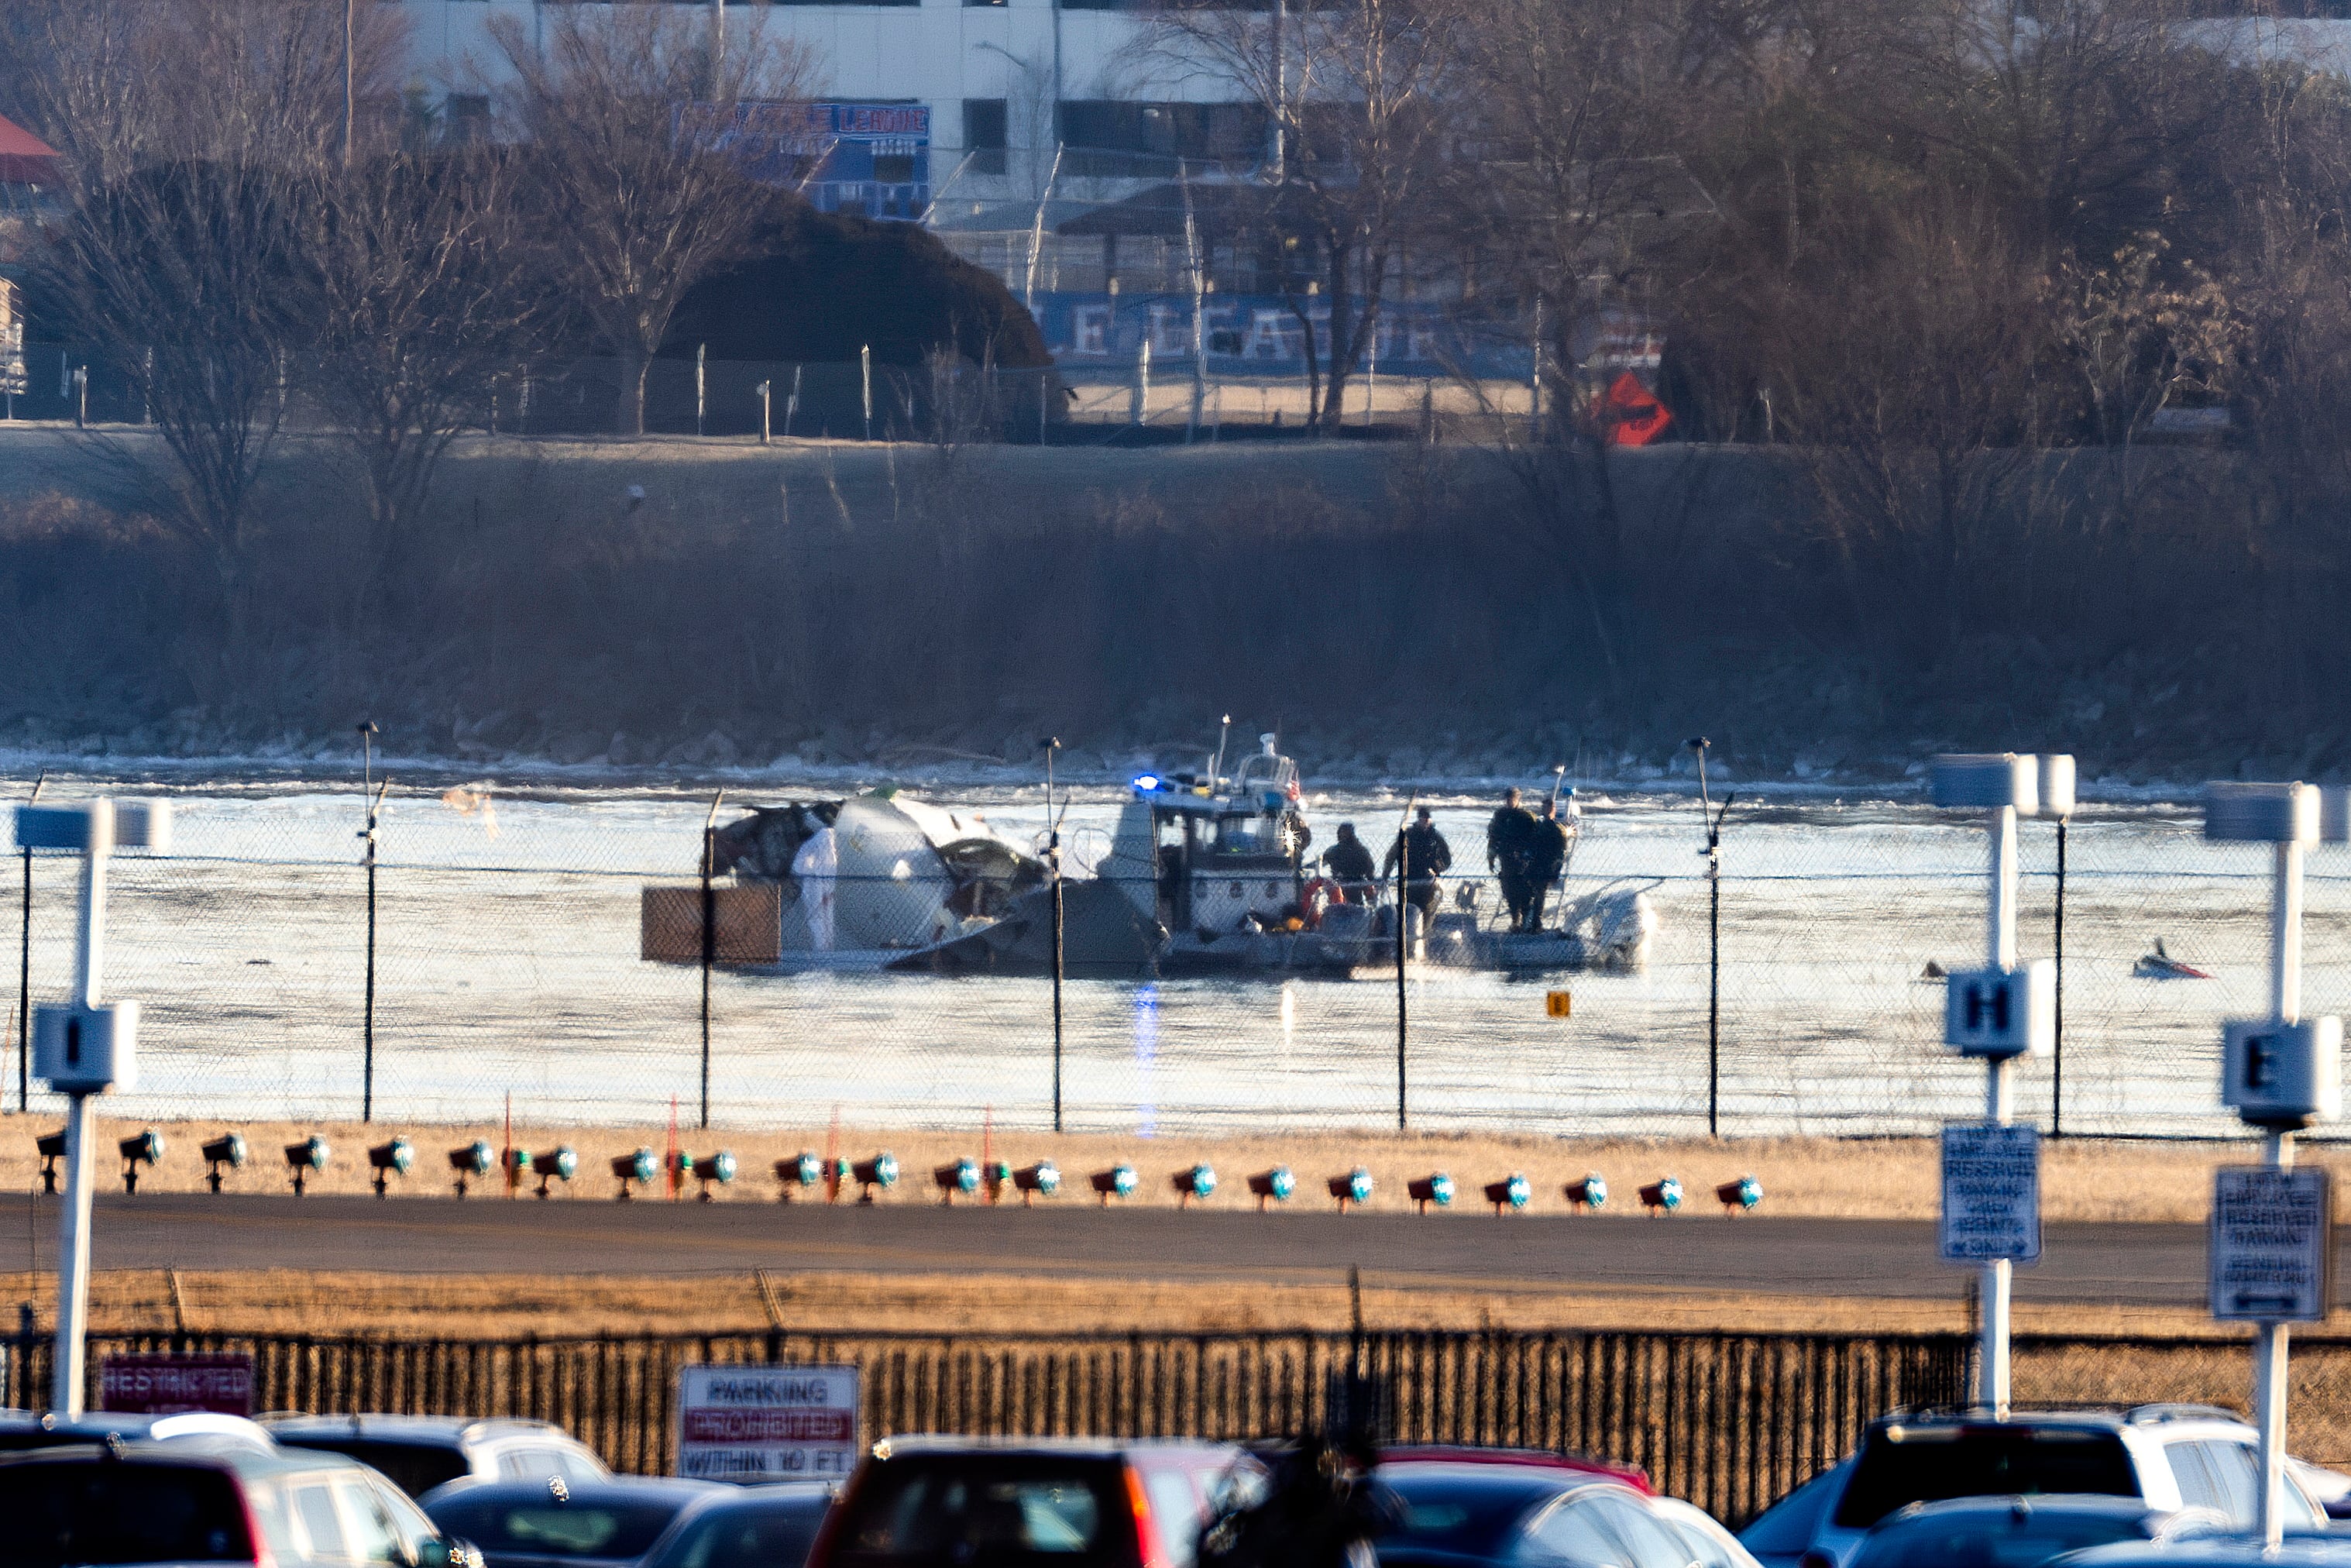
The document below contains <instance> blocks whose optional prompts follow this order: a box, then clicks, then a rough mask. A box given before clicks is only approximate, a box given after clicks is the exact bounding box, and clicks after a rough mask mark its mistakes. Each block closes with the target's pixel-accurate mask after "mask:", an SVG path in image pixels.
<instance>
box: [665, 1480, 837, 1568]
mask: <svg viewBox="0 0 2351 1568" xmlns="http://www.w3.org/2000/svg"><path fill="white" fill-rule="evenodd" d="M825 1506H826V1504H825V1500H824V1499H823V1498H821V1497H799V1498H779V1499H776V1500H758V1501H745V1502H738V1503H729V1504H727V1505H726V1506H725V1507H723V1508H714V1509H711V1510H709V1511H706V1512H705V1513H704V1514H702V1515H701V1516H700V1517H699V1518H696V1519H692V1520H688V1521H686V1523H685V1525H684V1528H683V1529H681V1530H679V1531H678V1532H677V1534H675V1535H674V1536H673V1537H671V1538H670V1542H669V1544H668V1545H666V1546H664V1547H663V1548H662V1552H661V1555H660V1556H658V1557H656V1558H654V1559H653V1561H652V1562H651V1563H647V1564H646V1568H800V1564H801V1563H805V1562H807V1561H808V1554H809V1548H810V1546H812V1545H814V1544H815V1542H816V1531H817V1526H818V1525H820V1524H822V1523H823V1522H824V1511H825Z"/></svg>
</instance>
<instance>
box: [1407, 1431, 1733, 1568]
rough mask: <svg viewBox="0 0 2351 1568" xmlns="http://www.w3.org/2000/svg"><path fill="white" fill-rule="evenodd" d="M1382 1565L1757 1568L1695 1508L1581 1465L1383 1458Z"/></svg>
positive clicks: (1434, 1567) (1425, 1567) (1414, 1567)
mask: <svg viewBox="0 0 2351 1568" xmlns="http://www.w3.org/2000/svg"><path fill="white" fill-rule="evenodd" d="M1373 1477H1374V1481H1375V1482H1376V1483H1377V1484H1378V1485H1379V1486H1380V1487H1381V1488H1382V1490H1384V1492H1385V1493H1386V1494H1387V1497H1388V1501H1389V1506H1388V1508H1387V1510H1386V1512H1387V1514H1388V1516H1389V1518H1390V1519H1391V1520H1392V1521H1393V1522H1392V1523H1391V1524H1390V1526H1389V1527H1388V1529H1387V1530H1386V1531H1384V1532H1383V1533H1382V1534H1381V1535H1380V1536H1379V1537H1378V1539H1377V1540H1375V1541H1374V1542H1373V1545H1374V1550H1376V1551H1377V1552H1378V1553H1379V1560H1380V1564H1381V1568H1482V1565H1484V1564H1489V1563H1495V1564H1499V1563H1546V1564H1551V1563H1556V1564H1574V1565H1579V1568H1756V1564H1755V1559H1754V1558H1752V1557H1750V1555H1748V1553H1747V1551H1746V1549H1745V1548H1743V1547H1741V1546H1740V1544H1739V1542H1738V1541H1737V1540H1736V1539H1734V1538H1733V1537H1732V1535H1731V1534H1730V1532H1729V1531H1727V1530H1725V1529H1723V1528H1722V1526H1721V1525H1719V1524H1718V1523H1716V1522H1715V1521H1713V1520H1712V1519H1709V1518H1708V1517H1707V1515H1706V1514H1705V1512H1704V1511H1701V1510H1699V1509H1697V1508H1694V1507H1692V1506H1691V1505H1690V1504H1688V1503H1686V1502H1683V1501H1681V1500H1678V1499H1675V1498H1661V1497H1657V1496H1655V1495H1653V1494H1652V1493H1651V1492H1650V1491H1649V1490H1648V1488H1647V1486H1646V1481H1645V1482H1644V1484H1641V1485H1637V1486H1636V1485H1635V1484H1633V1483H1632V1482H1631V1481H1630V1480H1628V1479H1623V1478H1621V1477H1618V1476H1615V1475H1611V1474H1607V1473H1605V1472H1604V1471H1603V1470H1600V1469H1594V1468H1590V1467H1585V1466H1552V1465H1541V1464H1527V1463H1516V1464H1511V1463H1495V1462H1492V1461H1489V1460H1479V1459H1464V1458H1442V1459H1397V1458H1390V1457H1387V1456H1383V1457H1382V1458H1381V1461H1380V1464H1379V1466H1378V1468H1377V1469H1374V1471H1373Z"/></svg>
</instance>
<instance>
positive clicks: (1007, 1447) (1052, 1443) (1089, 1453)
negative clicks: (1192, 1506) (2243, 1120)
mask: <svg viewBox="0 0 2351 1568" xmlns="http://www.w3.org/2000/svg"><path fill="white" fill-rule="evenodd" d="M1242 1451H1243V1450H1242V1448H1241V1446H1240V1445H1239V1444H1238V1443H1217V1442H1210V1441H1208V1440H1207V1439H1205V1438H1199V1437H954V1436H950V1435H948V1434H946V1433H940V1432H917V1433H914V1434H912V1435H910V1436H905V1437H884V1438H883V1439H882V1440H881V1441H880V1442H878V1443H876V1444H874V1445H873V1457H874V1458H877V1459H895V1458H912V1457H914V1456H916V1455H921V1454H976V1453H980V1454H1052V1455H1059V1456H1077V1457H1081V1458H1103V1459H1114V1458H1121V1457H1123V1456H1124V1455H1128V1454H1144V1455H1150V1454H1185V1453H1196V1454H1213V1455H1215V1456H1217V1457H1218V1458H1232V1457H1234V1456H1235V1455H1238V1454H1239V1453H1241V1452H1242Z"/></svg>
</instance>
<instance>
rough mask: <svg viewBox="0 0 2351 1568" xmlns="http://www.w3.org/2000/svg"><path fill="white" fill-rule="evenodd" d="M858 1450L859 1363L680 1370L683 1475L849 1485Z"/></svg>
mask: <svg viewBox="0 0 2351 1568" xmlns="http://www.w3.org/2000/svg"><path fill="white" fill-rule="evenodd" d="M857 1453H858V1448H857V1368H855V1367H853V1366H682V1367H680V1368H678V1373H677V1473H678V1474H679V1475H681V1476H689V1477H692V1478H694V1479H697V1480H711V1481H784V1480H846V1479H848V1478H849V1472H850V1471H852V1470H853V1469H856V1468H857Z"/></svg>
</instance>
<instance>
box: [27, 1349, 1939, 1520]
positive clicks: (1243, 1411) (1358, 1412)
mask: <svg viewBox="0 0 2351 1568" xmlns="http://www.w3.org/2000/svg"><path fill="white" fill-rule="evenodd" d="M6 1350H7V1363H6V1375H5V1393H6V1396H7V1399H8V1402H9V1403H10V1404H11V1405H13V1406H22V1407H36V1406H40V1405H43V1404H45V1403H46V1393H47V1387H48V1375H49V1373H48V1369H49V1364H50V1354H49V1345H48V1343H47V1341H45V1340H40V1339H37V1338H34V1339H21V1338H20V1339H16V1340H13V1341H10V1342H7V1344H6ZM158 1350H183V1351H237V1352H246V1353H249V1354H251V1355H252V1356H253V1358H254V1399H255V1404H256V1407H258V1408H262V1409H277V1410H300V1411H312V1412H325V1413H349V1412H360V1411H386V1412H399V1413H408V1414H439V1415H459V1414H462V1415H473V1416H507V1415H512V1416H537V1417H539V1418H541V1419H544V1420H549V1421H554V1422H557V1423H559V1424H560V1425H561V1426H563V1427H566V1428H568V1429H569V1430H570V1431H571V1432H573V1433H574V1434H576V1435H577V1436H578V1437H580V1438H581V1439H582V1440H583V1441H585V1442H586V1443H588V1444H589V1445H590V1446H591V1447H593V1448H595V1449H596V1450H597V1451H598V1452H599V1453H601V1454H602V1455H603V1456H604V1457H605V1458H606V1460H607V1461H608V1462H609V1463H611V1465H612V1466H613V1467H614V1468H616V1469H623V1470H631V1471H637V1472H643V1473H653V1474H659V1473H665V1472H667V1471H668V1470H669V1469H671V1468H672V1464H673V1460H674V1427H675V1407H674V1400H675V1396H676V1388H677V1373H678V1369H679V1368H680V1367H682V1366H688V1365H695V1364H746V1363H755V1364H756V1363H768V1364H844V1365H852V1366H855V1367H857V1368H858V1369H859V1371H860V1373H861V1374H862V1379H861V1381H862V1389H863V1401H864V1407H863V1411H862V1438H863V1440H864V1441H867V1442H872V1441H873V1440H875V1439H877V1438H880V1437H887V1436H889V1435H892V1434H893V1433H901V1432H952V1433H963V1434H972V1435H982V1436H1005V1437H1210V1438H1237V1439H1241V1438H1253V1437H1280V1436H1284V1435H1290V1434H1296V1433H1300V1432H1305V1431H1316V1430H1327V1429H1332V1428H1334V1427H1341V1426H1343V1425H1346V1424H1348V1422H1349V1421H1350V1420H1351V1418H1352V1419H1354V1420H1364V1419H1366V1418H1367V1419H1368V1420H1369V1422H1370V1424H1371V1426H1372V1427H1373V1428H1374V1430H1376V1431H1377V1432H1378V1433H1379V1434H1380V1435H1381V1437H1383V1438H1384V1439H1385V1440H1387V1441H1389V1442H1400V1443H1471V1444H1479V1445H1501V1446H1510V1447H1522V1448H1549V1449H1554V1450H1558V1451H1562V1452H1572V1453H1585V1454H1594V1455H1600V1456H1604V1457H1606V1458H1614V1459H1620V1460H1624V1461H1627V1462H1629V1463H1633V1464H1636V1465H1639V1466H1641V1467H1642V1468H1643V1469H1646V1470H1647V1471H1648V1472H1649V1474H1650V1475H1651V1476H1652V1477H1653V1478H1654V1479H1656V1482H1657V1484H1658V1485H1659V1486H1660V1487H1662V1488H1663V1489H1664V1490H1667V1491H1670V1492H1672V1493H1675V1494H1676V1495H1678V1496H1682V1497H1687V1498H1688V1499H1690V1500H1692V1501H1694V1502H1696V1503H1698V1505H1699V1506H1701V1507H1703V1508H1705V1509H1707V1510H1708V1511H1710V1512H1712V1513H1714V1514H1715V1515H1717V1516H1718V1517H1719V1518H1722V1519H1724V1520H1728V1521H1733V1522H1737V1521H1744V1520H1746V1519H1748V1518H1750V1517H1751V1516H1752V1515H1754V1514H1755V1513H1756V1512H1758V1511H1761V1509H1762V1508H1764V1507H1765V1506H1767V1505H1768V1504H1769V1503H1771V1501H1772V1500H1774V1499H1775V1498H1777V1497H1779V1496H1781V1495H1782V1494H1783V1493H1785V1492H1786V1491H1787V1490H1789V1489H1790V1488H1792V1487H1793V1486H1795V1485H1797V1484H1798V1483H1799V1482H1801V1481H1802V1480H1804V1479H1806V1478H1808V1477H1810V1476H1812V1475H1813V1474H1815V1473H1817V1472H1818V1471H1819V1470H1821V1469H1824V1468H1825V1467H1827V1466H1829V1465H1831V1464H1834V1463H1835V1462H1836V1460H1837V1459H1838V1458H1840V1457H1842V1456H1843V1455H1844V1454H1845V1453H1846V1452H1848V1451H1849V1450H1850V1449H1851V1448H1852V1447H1853V1445H1854V1443H1855V1440H1856V1439H1857V1438H1858V1437H1859V1436H1860V1434H1861V1430H1862V1428H1863V1427H1864V1426H1865V1425H1866V1424H1867V1423H1868V1422H1869V1420H1870V1419H1871V1418H1872V1417H1874V1416H1878V1415H1881V1414H1883V1413H1884V1412H1886V1411H1887V1410H1891V1409H1894V1408H1896V1407H1898V1406H1908V1405H1921V1404H1938V1403H1950V1402H1953V1401H1956V1400H1958V1399H1959V1398H1961V1397H1963V1396H1964V1395H1965V1393H1966V1390H1967V1385H1968V1377H1969V1370H1970V1360H1969V1358H1970V1350H1971V1342H1970V1341H1969V1340H1967V1339H1965V1338H1963V1337H1961V1336H1959V1335H1952V1334H1911V1335H1895V1334H1770V1333H1756V1334H1730V1333H1647V1332H1641V1333H1577V1332H1573V1331H1563V1332H1541V1333H1538V1332H1511V1331H1483V1332H1478V1333H1426V1332H1405V1333H1360V1334H1355V1333H1315V1332H1306V1331H1298V1332H1289V1333H1276V1332H1246V1333H1183V1334H1177V1333H1131V1334H1117V1333H1100V1334H1058V1335H1050V1336H1046V1335H973V1336H955V1335H932V1334H904V1333H872V1334H836V1333H767V1334H721V1335H671V1336H655V1335H639V1336H633V1337H628V1336H604V1337H599V1338H593V1339H572V1340H539V1339H521V1340H503V1341H478V1340H477V1341H465V1340H423V1341H403V1340H391V1339H371V1338H368V1339H363V1338H321V1337H315V1336H310V1335H297V1334H284V1335H251V1336H246V1335H214V1334H177V1335H175V1334H170V1333H145V1334H104V1335H92V1336H91V1338H90V1342H89V1351H90V1365H91V1369H92V1393H93V1396H94V1395H95V1380H96V1372H97V1369H98V1367H99V1364H100V1363H101V1362H102V1361H103V1358H104V1357H105V1356H107V1355H108V1354H114V1353H118V1352H131V1351H151V1352H152V1351H158ZM93 1403H95V1400H94V1398H93Z"/></svg>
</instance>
